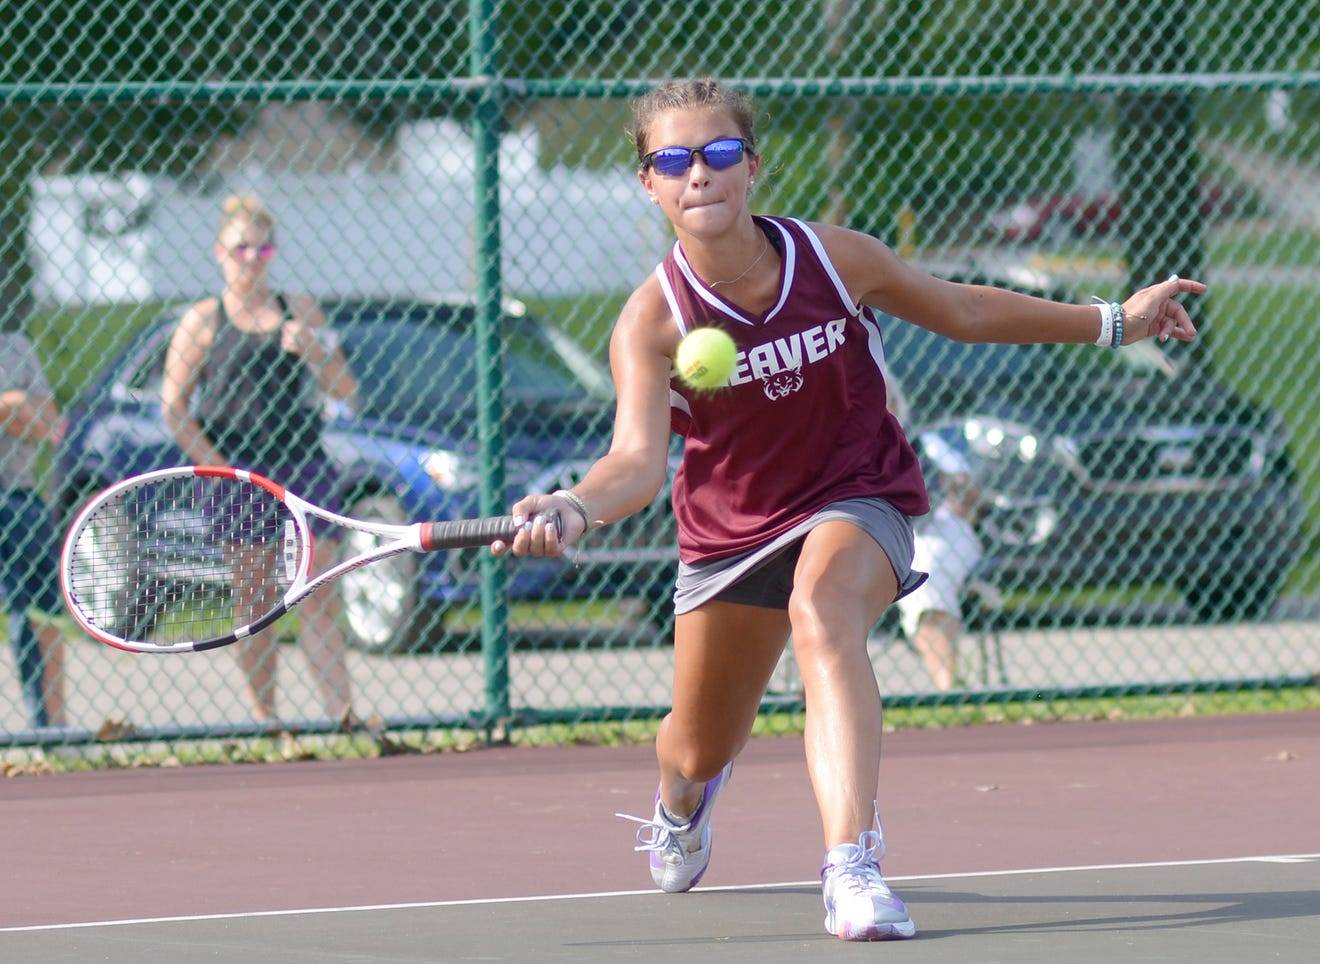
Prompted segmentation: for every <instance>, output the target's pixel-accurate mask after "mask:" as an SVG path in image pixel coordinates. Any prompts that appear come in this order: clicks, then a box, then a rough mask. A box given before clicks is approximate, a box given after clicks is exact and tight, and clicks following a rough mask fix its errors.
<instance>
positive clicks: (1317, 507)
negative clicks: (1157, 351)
mask: <svg viewBox="0 0 1320 964" xmlns="http://www.w3.org/2000/svg"><path fill="white" fill-rule="evenodd" d="M1317 294H1320V288H1316V287H1308V286H1300V285H1299V286H1295V287H1290V286H1286V285H1278V284H1272V285H1267V284H1259V285H1257V284H1223V285H1218V286H1216V287H1215V289H1214V291H1213V292H1212V293H1211V297H1212V299H1213V300H1212V302H1211V311H1212V316H1211V317H1212V322H1211V328H1210V332H1211V335H1210V337H1211V345H1212V347H1213V353H1214V364H1215V372H1216V374H1217V375H1218V376H1219V377H1220V378H1221V379H1222V380H1223V381H1225V382H1226V383H1227V384H1228V385H1229V386H1230V387H1231V388H1233V389H1235V390H1237V391H1238V392H1241V393H1242V394H1243V395H1245V396H1246V397H1248V398H1250V399H1252V400H1254V401H1257V402H1260V403H1262V404H1264V405H1268V406H1269V407H1271V408H1273V409H1274V410H1275V411H1277V412H1278V413H1279V414H1280V416H1281V417H1282V418H1283V420H1284V422H1285V423H1286V424H1287V426H1288V428H1289V430H1290V432H1291V435H1292V439H1291V443H1290V445H1289V451H1290V452H1291V453H1292V457H1293V461H1294V463H1295V465H1296V467H1297V475H1298V480H1299V483H1300V489H1301V495H1302V502H1303V505H1304V507H1305V511H1306V517H1307V520H1306V538H1307V545H1306V548H1305V549H1304V550H1303V552H1302V555H1301V558H1300V559H1299V560H1298V564H1297V566H1296V568H1295V569H1294V571H1293V575H1292V580H1291V585H1290V588H1291V590H1292V591H1294V592H1297V593H1302V594H1307V595H1311V596H1314V595H1315V594H1316V593H1317V592H1320V430H1317V421H1318V420H1317V414H1320V406H1318V404H1317V401H1316V395H1315V390H1316V379H1315V371H1316V358H1318V357H1320V326H1318V325H1317V324H1316V322H1317V315H1316V304H1317V297H1316V296H1317Z"/></svg>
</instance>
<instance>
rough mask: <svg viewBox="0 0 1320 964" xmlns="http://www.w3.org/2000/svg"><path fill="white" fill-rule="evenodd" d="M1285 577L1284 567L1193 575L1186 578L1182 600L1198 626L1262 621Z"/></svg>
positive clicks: (1285, 569)
mask: <svg viewBox="0 0 1320 964" xmlns="http://www.w3.org/2000/svg"><path fill="white" fill-rule="evenodd" d="M1287 576H1288V570H1287V567H1286V566H1279V565H1271V566H1260V567H1259V568H1255V569H1245V570H1242V571H1235V572H1231V573H1224V574H1217V575H1210V574H1206V573H1197V574H1193V575H1189V576H1188V577H1187V579H1186V582H1185V584H1184V587H1183V599H1184V600H1185V601H1186V603H1187V605H1188V606H1189V607H1191V610H1192V612H1194V613H1195V614H1196V618H1197V621H1198V622H1205V623H1228V622H1238V621H1241V620H1259V619H1266V618H1268V617H1269V615H1270V613H1271V612H1273V610H1274V604H1275V603H1276V602H1278V599H1279V595H1280V593H1282V592H1283V586H1284V582H1285V581H1286V579H1287Z"/></svg>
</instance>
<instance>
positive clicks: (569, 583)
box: [56, 301, 676, 653]
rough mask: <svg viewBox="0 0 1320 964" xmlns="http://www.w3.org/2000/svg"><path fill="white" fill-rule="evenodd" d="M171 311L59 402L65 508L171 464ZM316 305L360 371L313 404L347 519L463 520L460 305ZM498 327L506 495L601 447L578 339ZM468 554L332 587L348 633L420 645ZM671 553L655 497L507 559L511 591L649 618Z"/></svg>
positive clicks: (469, 449)
mask: <svg viewBox="0 0 1320 964" xmlns="http://www.w3.org/2000/svg"><path fill="white" fill-rule="evenodd" d="M183 310H184V309H183V307H182V306H180V307H179V308H177V309H174V310H171V311H169V312H167V313H165V314H164V315H163V316H162V317H160V318H159V319H157V320H156V321H155V322H154V323H152V324H150V325H149V326H147V327H146V328H145V329H144V330H143V331H142V332H140V333H139V335H138V336H137V337H136V338H135V339H134V340H133V341H132V343H131V344H129V346H128V347H127V348H126V349H125V350H124V351H123V352H121V353H120V355H119V356H118V357H117V358H115V359H114V360H112V361H111V362H110V364H108V365H107V366H106V367H105V369H104V370H103V371H102V372H101V373H99V375H98V376H97V377H96V378H95V379H94V380H93V382H92V383H91V384H90V385H89V386H88V387H87V388H86V389H85V390H84V391H83V392H82V393H81V394H80V395H79V396H78V397H77V398H76V399H75V400H74V401H73V403H72V404H71V405H70V406H69V407H68V409H67V412H66V414H67V420H68V427H67V429H66V431H65V434H64V438H63V440H62V442H61V445H60V448H59V451H58V454H57V459H58V464H57V472H56V478H58V479H59V480H60V489H59V491H58V492H57V499H58V505H59V507H60V509H61V510H62V512H63V513H64V514H65V517H66V518H68V517H70V516H71V515H72V513H73V511H74V510H76V509H77V508H78V507H79V506H80V505H81V504H82V503H83V502H85V501H86V498H87V497H88V495H89V494H90V493H92V492H94V491H97V490H99V489H101V488H104V487H105V486H107V485H109V484H111V483H113V482H115V481H118V480H120V479H122V478H125V477H127V476H130V475H134V474H137V473H140V472H145V471H148V470H150V469H155V468H162V467H166V466H173V465H180V464H185V463H186V461H187V460H186V458H185V457H184V455H183V453H182V451H181V450H180V449H179V447H178V446H177V445H176V443H175V441H174V438H173V436H172V435H171V434H170V432H169V430H168V429H167V428H166V427H165V423H164V420H163V418H162V415H161V406H160V383H161V377H162V370H163V366H164V360H165V352H166V349H167V347H168V343H169V339H170V335H171V333H172V332H173V330H174V327H175V325H176V324H177V321H178V318H179V316H180V314H181V313H182V311H183ZM325 310H326V314H327V317H328V319H329V321H330V324H331V326H332V327H333V328H334V330H335V331H336V332H337V333H338V336H339V339H340V344H341V346H342V347H343V350H344V352H345V355H346V357H347V359H348V362H349V365H350V367H351V368H352V370H353V372H354V373H355V375H356V376H357V378H358V381H359V392H358V398H357V401H356V404H355V406H354V410H352V411H350V410H348V409H347V408H345V407H344V406H342V405H338V404H336V403H333V402H328V403H327V421H326V426H325V435H324V444H325V448H326V451H327V453H328V454H329V456H330V458H331V459H332V460H333V461H334V462H335V463H336V465H337V467H338V470H339V479H340V485H341V491H340V492H339V493H338V495H339V498H340V499H341V502H342V505H343V507H344V511H345V514H346V515H349V516H353V517H356V518H362V519H371V520H378V521H385V522H396V523H402V522H411V521H418V520H442V519H453V518H467V517H471V516H475V515H477V514H478V496H477V491H478V486H479V479H480V465H479V461H478V451H477V446H476V442H475V436H476V419H477V413H476V397H477V392H476V380H477V374H476V361H475V359H476V340H475V313H474V308H473V306H472V305H471V304H465V303H459V302H451V301H437V302H422V301H407V302H401V301H353V302H341V303H331V304H328V305H326V306H325ZM503 330H504V334H505V345H506V348H507V357H506V366H505V384H504V389H503V391H504V406H503V409H504V413H505V421H504V436H505V448H506V461H505V482H506V486H507V496H508V501H509V502H512V501H514V500H516V499H517V498H519V497H520V496H522V495H523V494H525V493H527V492H533V491H540V492H547V491H553V490H554V489H557V488H561V487H567V486H570V485H572V484H574V483H575V482H576V481H577V480H578V479H579V478H580V476H581V474H582V473H583V472H585V471H586V469H587V468H588V467H589V466H590V464H591V463H592V462H593V461H594V460H595V459H596V458H597V457H599V456H600V455H601V454H602V453H603V452H604V451H605V450H606V448H607V446H608V444H609V433H610V415H611V411H612V386H611V383H610V380H609V376H608V373H607V371H606V370H605V369H604V368H603V367H602V366H600V365H599V364H598V363H597V362H596V361H595V359H593V358H592V357H591V356H590V355H588V354H587V353H586V352H584V351H583V350H582V349H581V348H580V347H579V346H578V345H577V344H576V342H574V341H573V340H572V339H571V338H570V337H569V336H567V335H566V334H565V333H564V332H563V331H561V330H559V329H557V328H555V327H554V326H552V325H550V324H547V323H545V322H543V321H539V320H535V319H533V318H531V317H529V316H528V315H527V313H526V311H525V310H524V308H523V307H522V306H521V305H520V304H519V303H517V302H507V303H506V305H505V317H504V319H503ZM276 481H279V480H276ZM372 538H373V537H371V536H368V535H365V534H361V533H347V534H346V535H345V538H344V540H343V541H344V544H345V550H344V551H345V552H347V553H356V552H357V551H359V549H360V548H366V546H360V545H359V541H360V540H368V541H370V540H371V539H372ZM181 551H187V549H186V547H183V549H182V550H181ZM480 554H481V551H480V550H464V551H456V552H450V553H437V554H434V555H414V554H411V553H408V554H404V555H402V556H396V557H394V558H393V559H391V560H387V561H384V562H381V563H378V564H375V565H372V566H368V567H365V568H363V569H360V570H358V571H356V572H354V573H350V574H348V575H346V576H344V577H343V578H341V579H340V580H338V581H337V584H336V585H337V587H338V590H339V592H340V593H341V594H342V601H343V605H344V615H345V620H344V622H345V629H346V631H347V632H348V635H349V638H350V641H351V642H352V643H353V644H354V645H355V646H357V647H359V648H361V649H363V650H366V651H370V652H378V653H384V652H392V651H406V650H409V649H411V648H413V647H415V646H417V645H420V644H422V643H425V642H431V641H434V640H433V639H432V637H434V636H435V635H436V634H437V632H438V630H439V629H440V627H441V625H442V617H443V615H444V613H445V612H447V611H448V610H450V609H452V608H453V607H455V606H460V605H463V604H467V603H472V602H474V601H475V600H476V599H477V598H478V595H479V572H478V568H479V559H480ZM675 558H676V553H675V536H674V528H673V522H672V514H671V513H670V512H669V509H668V505H667V491H666V492H665V493H662V494H661V495H660V496H658V497H657V500H656V502H655V503H654V504H653V505H652V506H651V507H650V509H648V510H647V511H645V512H643V513H641V514H639V515H638V516H635V517H633V518H631V519H629V520H626V521H625V522H623V523H620V524H619V525H616V526H611V527H609V528H607V529H603V530H600V531H598V532H596V533H593V534H592V536H591V537H590V538H589V539H587V540H585V541H584V543H583V545H582V547H581V549H580V551H579V552H578V553H577V555H576V557H575V558H574V559H573V560H572V562H565V561H561V560H519V561H518V562H517V563H516V564H513V565H510V567H509V570H508V585H509V595H510V598H511V599H514V600H545V599H565V598H588V597H593V596H600V595H602V594H604V595H607V596H611V597H617V596H620V595H625V596H630V597H631V596H635V597H640V598H641V599H643V600H648V601H649V602H650V603H651V604H652V605H653V606H654V608H656V609H657V611H659V610H662V609H663V608H664V606H663V602H662V600H663V599H664V598H665V597H666V596H667V594H668V593H669V591H670V587H671V585H672V579H673V567H674V559H675ZM192 568H194V569H195V571H197V572H198V573H203V574H204V575H202V576H199V577H198V578H205V579H212V580H215V581H217V582H224V581H226V580H227V579H228V574H227V573H226V572H224V570H223V568H222V567H218V566H211V567H206V566H203V565H198V566H196V567H192ZM111 588H112V587H111Z"/></svg>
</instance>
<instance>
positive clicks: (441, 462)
mask: <svg viewBox="0 0 1320 964" xmlns="http://www.w3.org/2000/svg"><path fill="white" fill-rule="evenodd" d="M420 461H421V463H422V468H423V469H425V470H426V474H427V475H429V476H430V477H431V481H432V482H434V483H435V484H436V485H438V486H439V487H440V488H442V489H473V488H476V487H477V484H478V482H479V481H480V474H479V473H478V472H477V467H476V465H475V463H474V462H473V461H472V460H471V459H469V458H466V457H464V456H462V455H459V454H458V453H457V452H450V451H448V450H447V449H435V450H434V451H431V452H427V453H426V455H424V456H422V458H421V459H420Z"/></svg>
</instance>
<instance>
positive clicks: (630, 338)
mask: <svg viewBox="0 0 1320 964" xmlns="http://www.w3.org/2000/svg"><path fill="white" fill-rule="evenodd" d="M677 343H678V329H677V327H676V326H675V325H674V323H673V321H672V320H671V319H670V317H669V309H668V307H667V306H666V305H665V302H664V297H663V295H662V294H661V293H660V290H659V284H658V283H657V282H656V281H655V279H654V278H652V279H650V280H649V281H648V282H647V283H645V284H643V285H642V286H641V287H640V288H639V289H638V290H637V291H636V292H634V293H633V296H632V297H631V298H630V299H629V300H628V303H627V304H626V305H625V306H624V309H623V311H622V313H621V314H620V315H619V320H618V322H617V323H616V324H615V326H614V334H613V336H612V337H611V339H610V370H611V372H612V374H613V376H614V389H615V395H616V400H615V411H614V438H613V441H612V442H611V443H610V450H609V452H608V453H606V454H605V455H604V456H602V457H601V458H600V459H598V460H597V461H596V463H595V464H594V465H593V466H592V467H591V469H590V470H589V471H588V472H587V474H586V475H585V476H584V477H583V478H582V481H581V482H579V483H578V484H577V485H575V486H574V487H573V489H572V491H571V492H570V493H569V494H567V495H560V494H555V493H538V494H534V495H529V496H527V497H526V498H523V499H520V500H519V501H518V502H516V503H514V505H513V509H512V513H513V515H514V516H519V517H522V518H524V519H525V520H527V522H528V523H529V525H528V526H527V527H526V528H524V529H523V531H521V532H519V533H518V535H517V536H516V537H515V538H514V540H513V543H512V545H505V544H504V543H502V542H497V543H495V544H494V545H493V546H491V551H493V552H494V553H495V554H496V555H500V554H502V553H504V552H506V551H512V552H513V554H514V555H516V556H523V555H533V556H541V555H546V556H557V555H559V554H560V552H561V551H562V550H563V549H564V548H565V547H566V546H570V545H572V544H573V543H574V542H576V541H577V540H578V539H579V538H581V536H582V534H583V533H584V532H585V531H586V530H587V529H588V528H590V527H594V526H597V525H601V524H604V523H608V522H616V521H618V520H619V519H623V518H626V517H627V516H630V515H632V514H633V513H635V512H640V511H641V510H642V509H644V508H646V506H648V505H650V503H651V501H652V500H653V499H654V498H655V496H656V494H657V493H658V492H659V491H660V487H661V486H662V485H664V482H665V476H666V470H667V465H666V462H667V458H668V451H669V375H670V372H671V371H672V370H673V364H674V362H673V358H674V350H675V348H676V346H677ZM550 512H558V513H559V517H560V521H561V525H562V527H563V542H562V543H561V542H560V541H559V539H558V538H557V537H556V535H555V533H554V531H553V529H547V528H546V526H545V525H544V521H543V518H544V517H545V516H546V515H547V514H548V513H550Z"/></svg>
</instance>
